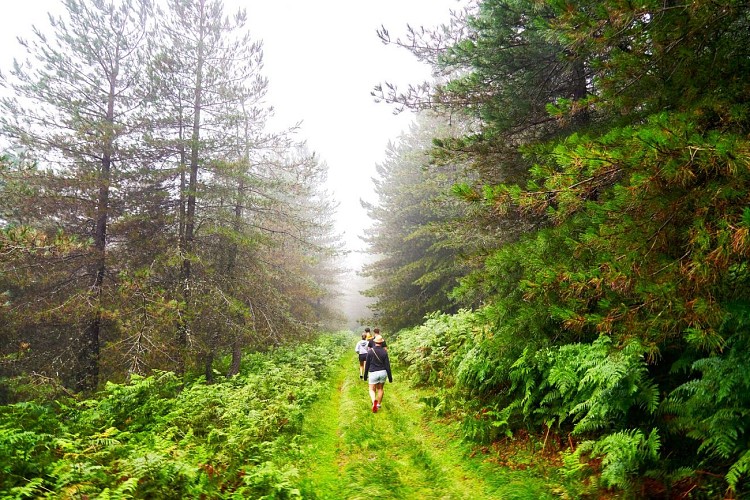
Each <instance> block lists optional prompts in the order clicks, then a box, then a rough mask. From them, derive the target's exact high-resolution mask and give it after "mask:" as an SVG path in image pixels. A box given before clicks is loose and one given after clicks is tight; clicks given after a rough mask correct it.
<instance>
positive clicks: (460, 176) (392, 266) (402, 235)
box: [363, 113, 467, 331]
mask: <svg viewBox="0 0 750 500" xmlns="http://www.w3.org/2000/svg"><path fill="white" fill-rule="evenodd" d="M450 133H451V132H450V130H449V128H448V127H447V126H446V125H445V122H444V120H442V119H440V118H439V117H436V116H434V115H430V114H427V113H422V114H421V115H420V116H419V118H418V121H417V123H416V124H415V125H414V126H413V127H412V129H411V131H410V133H408V134H404V135H403V136H402V137H401V139H400V141H399V142H398V143H397V144H391V145H390V146H389V149H388V151H387V156H386V160H385V161H384V162H383V163H381V164H379V165H377V173H378V178H376V179H375V193H376V194H377V202H372V203H369V202H368V203H365V202H363V205H364V206H365V208H366V209H367V212H368V215H369V217H370V218H371V219H372V220H373V221H374V225H373V226H372V228H370V229H368V231H367V236H366V241H367V243H368V244H369V251H370V253H371V254H372V255H373V256H374V259H375V260H374V261H373V262H372V263H370V264H367V265H365V267H364V269H363V274H364V275H365V276H367V277H370V278H372V279H373V281H374V286H373V287H372V288H370V289H369V290H367V292H366V294H367V295H368V296H370V297H374V298H375V299H376V301H375V303H374V304H373V305H372V307H371V309H373V310H374V311H376V314H377V317H378V323H380V324H381V325H383V326H384V327H385V328H387V329H389V330H392V331H396V330H398V329H401V328H405V327H410V326H414V325H416V324H418V323H419V322H420V321H421V320H422V318H423V317H424V316H425V315H426V314H427V313H430V312H435V311H445V312H451V311H453V310H455V307H456V306H455V304H452V303H451V301H450V300H449V299H448V294H449V292H450V290H451V289H452V288H453V287H454V286H455V285H456V284H457V278H458V277H459V276H461V275H462V274H464V273H465V270H466V267H465V266H466V264H467V263H466V262H465V261H463V260H462V258H461V257H460V256H461V254H462V253H463V252H464V251H465V250H466V247H465V246H463V245H459V244H455V245H454V243H455V240H452V239H451V238H450V237H449V231H448V225H453V226H454V228H455V225H454V222H455V221H457V220H460V219H462V218H463V215H464V213H463V211H462V209H461V207H460V205H459V204H458V201H457V200H456V199H455V197H453V196H451V194H450V192H451V188H452V186H453V185H454V184H455V183H456V182H458V181H459V180H464V179H466V175H467V174H466V172H465V170H464V168H463V167H462V166H461V165H458V164H455V163H444V164H438V163H434V162H433V161H432V159H431V157H430V150H431V147H432V142H431V137H433V136H435V135H438V136H443V135H445V136H448V135H449V134H450ZM454 236H455V234H454ZM464 243H466V242H465V241H464Z"/></svg>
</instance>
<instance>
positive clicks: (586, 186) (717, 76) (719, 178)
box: [365, 0, 750, 498]
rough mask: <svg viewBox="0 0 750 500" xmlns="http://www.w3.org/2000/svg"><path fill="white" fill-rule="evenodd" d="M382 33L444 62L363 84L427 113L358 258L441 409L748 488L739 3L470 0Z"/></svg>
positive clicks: (619, 484) (408, 141)
mask: <svg viewBox="0 0 750 500" xmlns="http://www.w3.org/2000/svg"><path fill="white" fill-rule="evenodd" d="M379 34H380V37H381V39H382V40H383V42H384V43H388V44H396V45H398V46H401V47H403V48H404V49H405V50H409V51H411V52H413V54H414V55H415V56H416V57H418V58H420V59H421V60H424V61H425V62H427V63H429V64H431V65H432V67H433V74H434V75H435V81H434V82H426V83H425V84H423V85H419V84H416V83H415V84H414V85H413V86H412V87H409V88H408V89H405V90H401V89H399V88H397V87H396V86H394V85H390V84H383V85H381V86H379V87H377V88H376V89H375V92H374V95H375V97H376V98H378V99H379V100H383V101H386V102H388V103H391V104H392V105H394V106H396V107H397V108H398V109H412V110H418V111H419V112H420V113H421V114H422V115H423V119H422V121H421V122H418V124H417V125H415V128H414V129H413V130H412V131H411V132H410V133H409V134H407V135H406V136H405V137H404V140H403V141H402V142H401V145H400V149H395V150H394V151H392V152H391V155H390V156H389V157H388V158H387V159H386V161H385V162H383V164H382V165H381V168H380V171H379V173H380V176H379V178H378V193H379V195H380V197H379V203H378V204H373V205H372V206H370V207H369V210H370V215H371V217H372V218H373V219H374V220H375V221H376V224H375V226H374V227H373V229H372V231H371V232H370V234H369V235H368V241H369V243H370V248H371V249H372V250H373V251H374V252H376V253H377V254H378V255H379V256H380V258H379V259H377V260H376V261H374V262H373V263H372V264H370V265H369V266H368V267H367V268H366V269H365V273H366V274H367V275H369V276H370V277H371V278H372V279H373V280H374V285H373V286H372V287H371V288H370V289H369V290H368V293H369V294H370V295H371V296H372V297H374V299H375V305H374V306H375V307H376V308H379V309H382V310H383V311H387V314H384V315H383V316H382V324H384V325H386V327H387V328H389V329H394V330H401V331H400V333H399V335H398V340H397V341H396V342H394V346H395V347H394V350H397V351H396V352H397V353H398V356H399V358H400V360H401V361H402V362H404V363H408V364H409V365H410V372H411V373H412V378H413V381H414V382H416V383H419V384H424V385H426V386H433V387H435V388H436V390H437V391H438V394H439V396H438V397H436V398H435V399H434V400H432V403H431V404H432V405H433V406H434V409H435V411H436V412H437V413H438V414H441V415H452V416H458V417H460V418H461V419H462V421H463V425H464V433H465V436H466V437H467V438H470V439H474V440H477V441H480V442H493V441H495V440H498V439H503V438H505V437H512V436H515V435H518V433H527V432H531V433H534V434H536V435H539V436H543V438H544V442H545V443H548V442H549V443H555V444H556V446H557V447H558V449H560V450H561V451H563V453H564V456H565V467H566V468H567V470H568V471H569V473H570V474H571V475H577V476H579V477H581V478H582V480H583V479H584V478H590V477H596V478H597V479H596V480H597V481H598V484H600V485H601V486H602V487H605V488H611V489H612V490H613V491H620V492H624V493H625V494H627V495H632V496H641V497H674V498H685V497H693V498H704V497H705V498H721V497H724V496H726V497H729V498H734V497H736V498H740V497H744V496H746V495H748V494H750V485H749V482H748V474H749V473H750V441H749V440H748V439H749V438H750V435H749V434H748V426H747V424H748V422H750V420H749V418H750V398H749V397H748V395H750V378H748V370H747V367H748V366H750V357H748V352H749V350H748V341H749V339H750V337H748V332H749V331H750V330H748V328H749V327H750V302H749V301H750V286H749V285H750V268H748V256H749V255H750V195H749V194H748V193H750V184H749V182H750V176H749V174H750V172H749V171H748V166H750V165H749V162H750V142H749V140H748V139H749V137H750V135H748V134H749V133H750V120H749V118H748V117H750V113H749V112H750V107H749V105H748V102H749V99H748V98H749V97H750V86H749V85H748V76H750V73H749V72H750V49H749V47H750V43H749V42H750V40H749V38H750V6H749V5H748V4H747V3H746V2H735V1H721V2H708V1H694V2H673V1H667V2H662V1H659V2H651V1H643V2H621V1H614V0H613V1H610V0H604V1H596V2H589V1H576V0H567V1H559V2H558V1H549V2H535V1H525V0H520V1H509V0H482V1H479V2H474V3H472V5H470V6H469V7H468V8H467V9H465V10H464V11H460V12H456V13H454V16H453V21H452V22H451V23H450V24H448V25H446V26H442V27H439V28H438V29H433V30H430V29H421V30H418V29H410V30H408V31H407V32H406V33H405V34H403V35H402V36H400V37H395V36H392V35H391V33H390V32H389V31H388V30H387V29H385V28H384V29H383V30H381V32H380V33H379ZM436 120H437V121H438V122H440V123H442V124H443V125H442V126H443V127H448V130H447V131H446V130H443V129H440V128H439V127H437V126H436V125H435V121H436ZM432 132H434V133H432ZM415 155H417V156H419V155H421V160H415ZM408 200H413V201H412V202H411V203H409V201H408ZM459 200H460V203H458V201H459ZM401 306H404V307H401Z"/></svg>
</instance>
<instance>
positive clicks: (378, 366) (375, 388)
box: [364, 335, 393, 413]
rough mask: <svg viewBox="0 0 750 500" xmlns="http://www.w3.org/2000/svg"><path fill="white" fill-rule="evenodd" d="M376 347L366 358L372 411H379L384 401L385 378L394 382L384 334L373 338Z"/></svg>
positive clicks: (366, 373) (366, 374)
mask: <svg viewBox="0 0 750 500" xmlns="http://www.w3.org/2000/svg"><path fill="white" fill-rule="evenodd" d="M372 340H373V344H374V347H373V348H372V349H370V351H369V352H368V353H367V359H366V360H365V372H364V374H365V376H366V377H367V381H368V382H369V384H370V399H371V400H372V412H373V413H377V412H378V410H379V409H380V405H381V403H382V402H383V387H384V386H385V380H386V379H388V382H391V383H393V376H392V375H391V361H390V360H389V359H388V351H386V350H385V348H384V347H383V344H385V340H383V337H382V335H375V338H373V339H372Z"/></svg>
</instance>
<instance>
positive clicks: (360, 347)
mask: <svg viewBox="0 0 750 500" xmlns="http://www.w3.org/2000/svg"><path fill="white" fill-rule="evenodd" d="M369 335H370V329H369V328H365V333H363V334H362V340H360V341H359V342H357V345H355V346H354V352H356V353H357V356H358V357H359V378H360V379H362V380H364V379H365V360H366V359H367V351H369V350H370V349H369V348H368V346H367V344H368V343H369V342H368V338H367V337H368V336H369Z"/></svg>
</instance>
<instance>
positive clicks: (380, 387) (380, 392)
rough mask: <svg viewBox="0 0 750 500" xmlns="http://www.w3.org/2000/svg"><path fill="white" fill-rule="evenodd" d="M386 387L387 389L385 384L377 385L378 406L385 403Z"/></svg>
mask: <svg viewBox="0 0 750 500" xmlns="http://www.w3.org/2000/svg"><path fill="white" fill-rule="evenodd" d="M384 387H385V384H378V385H377V398H378V405H380V404H381V403H382V402H383V388H384Z"/></svg>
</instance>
